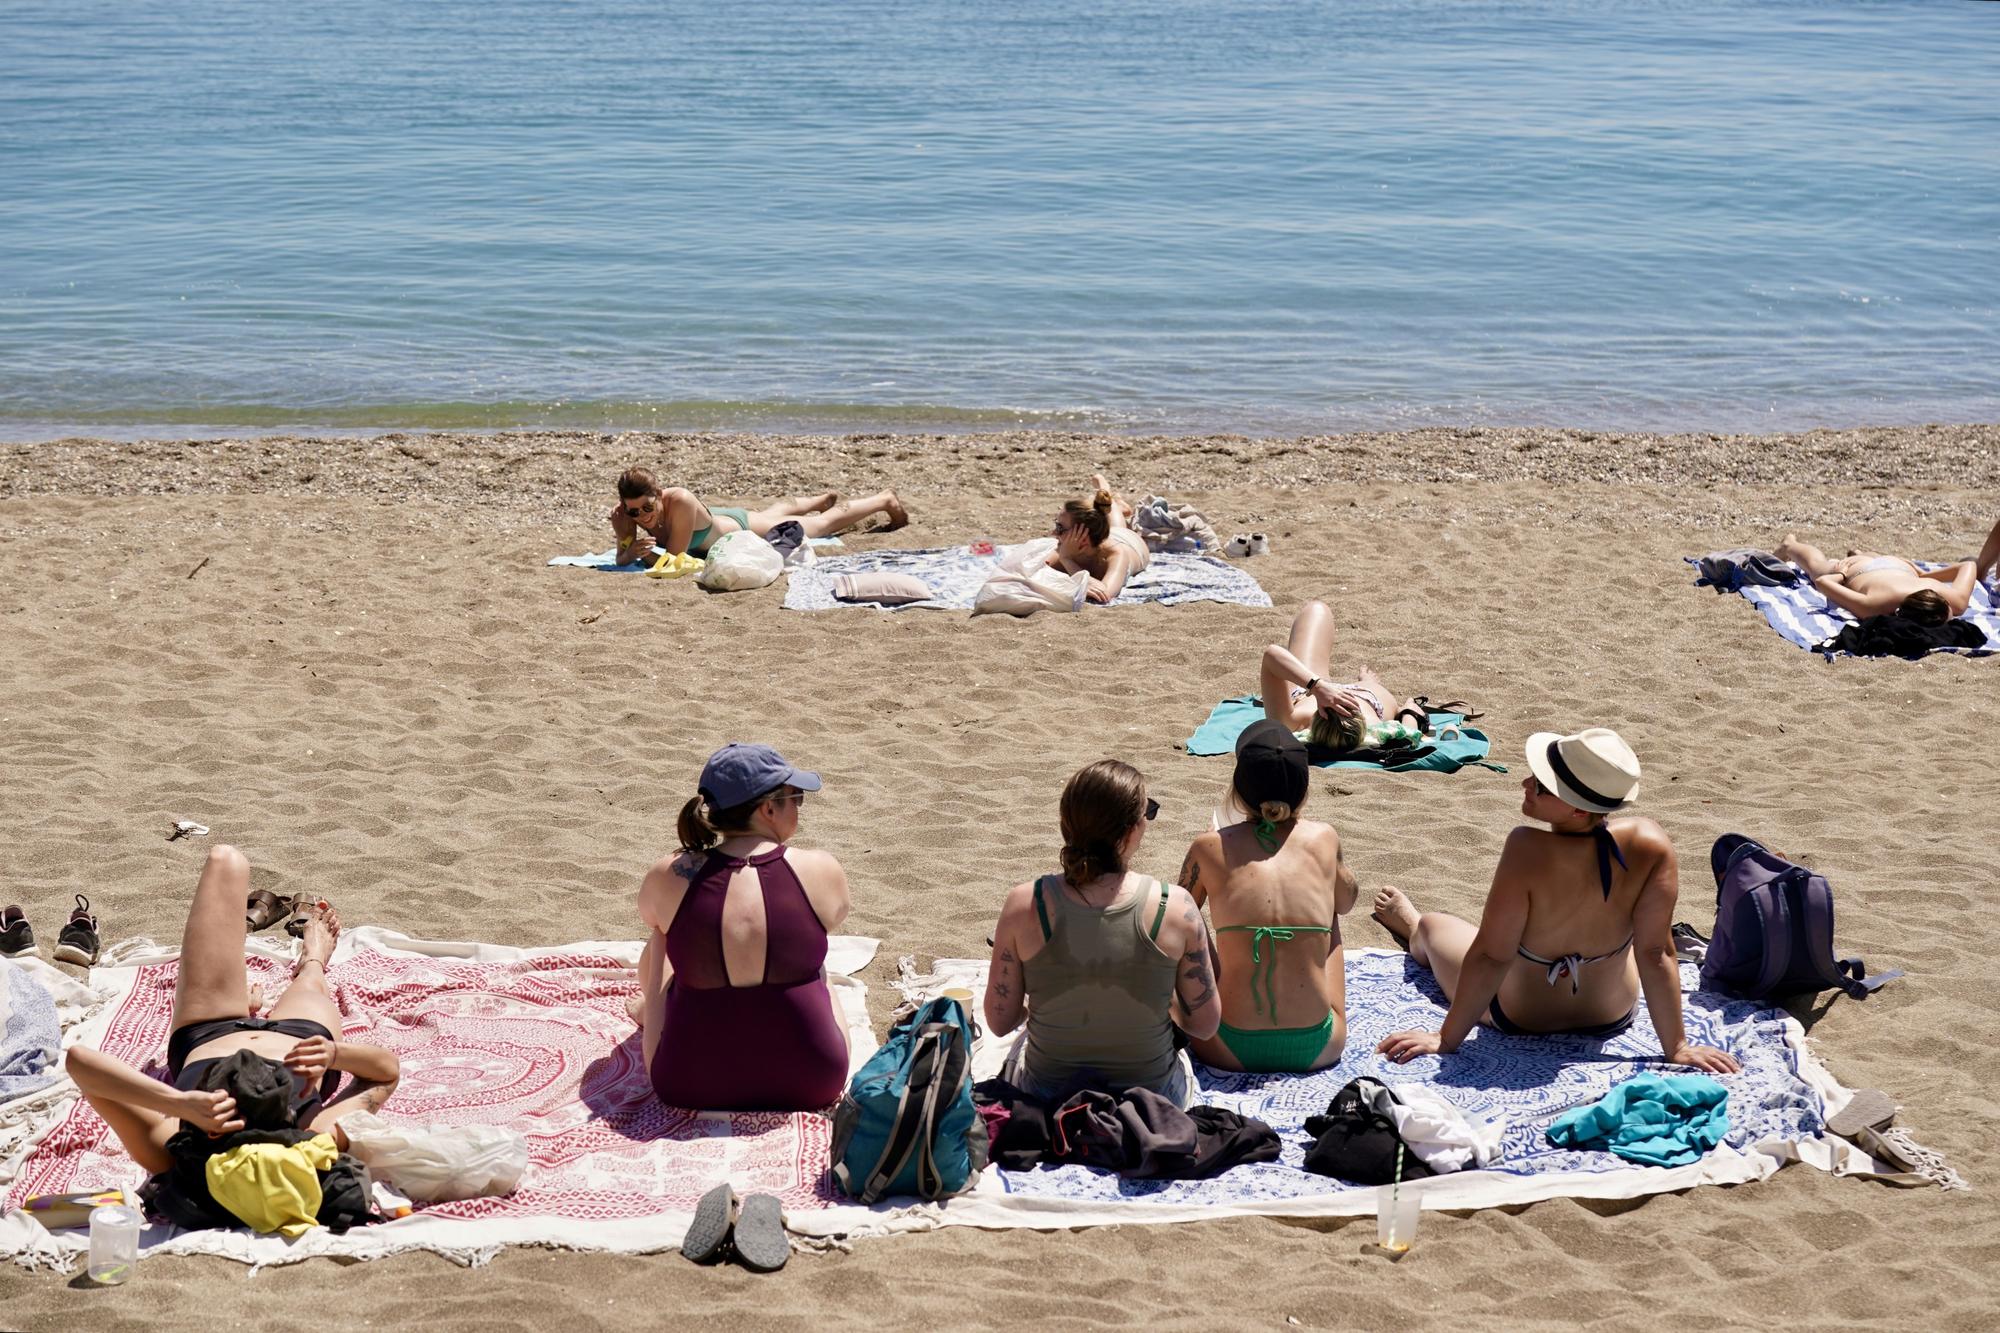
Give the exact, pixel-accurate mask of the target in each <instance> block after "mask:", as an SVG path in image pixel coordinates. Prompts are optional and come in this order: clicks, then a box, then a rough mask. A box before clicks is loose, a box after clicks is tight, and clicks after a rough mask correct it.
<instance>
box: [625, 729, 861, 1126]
mask: <svg viewBox="0 0 2000 1333" xmlns="http://www.w3.org/2000/svg"><path fill="white" fill-rule="evenodd" d="M819 787H820V782H819V775H818V774H816V773H807V772H804V771H803V770H801V769H797V768H794V767H792V765H791V764H790V763H789V762H788V761H787V760H786V759H785V757H784V756H783V755H781V754H779V753H778V752H777V751H776V750H774V749H772V748H771V747H770V746H768V745H743V744H730V745H725V746H723V747H722V748H721V749H720V750H717V751H716V752H715V753H714V754H713V755H710V756H709V760H708V763H707V764H706V765H705V766H704V767H703V768H702V770H701V786H700V788H699V791H698V793H697V794H696V796H695V797H694V799H693V800H690V801H689V802H688V803H687V804H686V805H685V806H684V807H682V809H681V817H680V829H679V832H680V840H681V846H680V850H679V851H677V852H675V853H674V854H673V855H671V856H667V857H663V858H662V859H661V860H660V862H659V863H658V864H657V865H655V866H654V867H653V868H652V869H651V870H650V871H648V872H647V874H646V879H645V882H644V883H643V884H641V885H640V887H639V916H640V918H641V919H642V920H644V921H645V923H646V924H647V925H648V926H650V927H651V928H652V933H651V934H650V935H649V936H648V938H647V940H646V948H645V951H644V953H643V954H642V955H641V957H640V960H639V990H640V995H639V1000H638V1002H637V1004H636V1006H635V1012H634V1013H633V1017H634V1018H635V1019H637V1020H638V1022H639V1027H640V1032H641V1036H642V1040H643V1046H644V1050H645V1056H646V1068H647V1069H648V1070H649V1071H650V1072H651V1075H652V1080H653V1091H654V1093H655V1094H657V1095H658V1097H659V1099H660V1100H661V1101H662V1102H665V1103H666V1104H667V1105H669V1106H683V1107H688V1108H690V1109H694V1110H702V1111H813V1110H819V1109H821V1108H823V1107H826V1106H829V1105H831V1104H832V1103H833V1102H834V1101H836V1100H837V1099H838V1098H839V1096H840V1093H841V1090H842V1089H843V1088H844V1087H846V1086H847V1025H846V1023H845V1021H844V1020H843V1018H842V1016H841V1013H840V1008H839V1005H838V1003H837V1002H836V1001H835V1000H834V997H833V992H832V991H831V990H829V989H828V988H827V984H826V937H827V934H828V932H830V931H833V930H835V929H838V928H839V926H840V923H841V922H843V921H845V920H846V919H847V912H848V907H849V901H850V900H849V898H848V893H847V873H846V872H845V871H844V870H842V869H841V868H840V862H839V861H837V860H835V859H834V858H833V856H832V855H831V854H830V853H828V852H814V851H805V850H803V849H800V848H796V847H791V846H788V845H787V844H788V843H789V842H790V840H791V839H792V838H793V837H795V836H797V834H798V831H799V815H800V812H801V807H802V806H803V805H804V804H805V799H806V793H808V792H815V791H818V790H819Z"/></svg>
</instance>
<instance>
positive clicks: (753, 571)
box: [694, 530, 785, 592]
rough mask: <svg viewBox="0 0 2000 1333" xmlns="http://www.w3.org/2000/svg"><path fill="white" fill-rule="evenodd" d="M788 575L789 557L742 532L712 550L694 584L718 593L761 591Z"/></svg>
mask: <svg viewBox="0 0 2000 1333" xmlns="http://www.w3.org/2000/svg"><path fill="white" fill-rule="evenodd" d="M784 572H785V557H783V556H781V555H779V554H778V548H777V547H775V546H773V545H771V543H769V542H767V541H765V540H764V539H763V538H762V537H759V536H758V535H757V534H756V533H754V532H744V531H741V530H738V531H736V532H732V533H730V534H729V535H728V536H726V537H724V538H722V540H720V541H718V542H716V544H715V545H713V546H711V547H709V548H708V563H707V564H705V565H703V566H702V567H701V573H699V574H697V575H695V576H694V581H695V582H696V583H699V584H700V585H701V586H702V587H704V588H711V589H713V590H714V591H716V592H740V591H741V590H743V589H745V588H761V587H763V586H764V585H765V584H767V583H771V582H774V581H775V580H776V579H777V577H778V575H780V574H782V573H784Z"/></svg>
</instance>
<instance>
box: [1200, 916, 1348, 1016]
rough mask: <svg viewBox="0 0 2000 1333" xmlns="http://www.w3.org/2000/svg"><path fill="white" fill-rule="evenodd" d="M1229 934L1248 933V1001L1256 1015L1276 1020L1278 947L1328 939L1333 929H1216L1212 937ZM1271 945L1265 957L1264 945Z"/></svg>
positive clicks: (1306, 927)
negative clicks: (1302, 939) (1260, 988)
mask: <svg viewBox="0 0 2000 1333" xmlns="http://www.w3.org/2000/svg"><path fill="white" fill-rule="evenodd" d="M1232 930H1247V931H1249V932H1250V967H1251V972H1250V1001H1251V1003H1253V1004H1255V1005H1256V1006H1257V1012H1258V1013H1259V1014H1263V1015H1267V1016H1269V1017H1271V1018H1276V1017H1277V1016H1278V982H1277V971H1278V950H1277V947H1276V946H1277V945H1280V944H1283V943H1284V942H1285V941H1286V940H1291V939H1296V938H1298V937H1299V936H1300V935H1302V934H1303V935H1331V934H1333V927H1332V926H1217V927H1216V928H1215V933H1216V934H1218V935H1226V934H1228V933H1229V932H1230V931H1232ZM1265 940H1269V941H1271V944H1272V946H1273V947H1272V949H1271V956H1270V957H1269V958H1266V957H1264V941H1265ZM1259 964H1262V975H1263V978H1264V998H1263V999H1261V1000H1260V999H1258V998H1257V977H1258V975H1259V971H1258V966H1259Z"/></svg>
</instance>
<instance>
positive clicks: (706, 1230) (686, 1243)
mask: <svg viewBox="0 0 2000 1333" xmlns="http://www.w3.org/2000/svg"><path fill="white" fill-rule="evenodd" d="M681 1254H682V1255H683V1256H684V1257H685V1258H688V1259H692V1260H693V1261H694V1262H695V1263H698V1264H714V1263H720V1262H722V1261H723V1260H724V1259H727V1258H729V1257H730V1256H732V1255H733V1256H735V1258H736V1260H737V1262H739V1263H741V1264H742V1265H743V1266H744V1267H745V1268H747V1269H749V1270H750V1271H751V1272H753V1273H775V1272H777V1271H778V1270H779V1269H780V1268H783V1267H784V1266H785V1260H787V1259H789V1258H791V1256H792V1242H791V1241H790V1240H789V1239H788V1238H787V1237H786V1235H785V1215H784V1212H783V1211H782V1210H781V1209H780V1208H779V1206H778V1199H777V1196H776V1195H773V1194H752V1195H750V1196H749V1197H748V1198H745V1199H739V1198H737V1197H736V1191H735V1190H733V1189H731V1188H730V1187H729V1186H728V1185H717V1186H716V1187H715V1188H714V1189H712V1190H710V1191H709V1192H708V1193H706V1194H704V1195H702V1196H701V1202H700V1203H698V1204H696V1205H695V1207H694V1221H692V1222H690V1223H689V1224H688V1229H687V1235H686V1236H685V1237H684V1238H683V1239H682V1240H681Z"/></svg>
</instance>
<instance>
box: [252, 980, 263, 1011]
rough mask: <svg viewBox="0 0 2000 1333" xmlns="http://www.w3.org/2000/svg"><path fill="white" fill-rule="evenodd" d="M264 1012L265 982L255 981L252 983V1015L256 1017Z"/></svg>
mask: <svg viewBox="0 0 2000 1333" xmlns="http://www.w3.org/2000/svg"><path fill="white" fill-rule="evenodd" d="M263 1012H264V983H263V982H261V981H253V982H251V983H250V1017H252V1018H255V1017H256V1016H257V1015H259V1014H261V1013H263Z"/></svg>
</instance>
